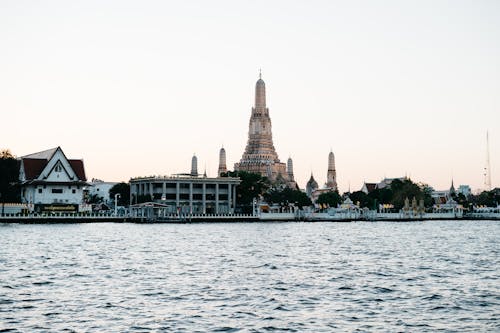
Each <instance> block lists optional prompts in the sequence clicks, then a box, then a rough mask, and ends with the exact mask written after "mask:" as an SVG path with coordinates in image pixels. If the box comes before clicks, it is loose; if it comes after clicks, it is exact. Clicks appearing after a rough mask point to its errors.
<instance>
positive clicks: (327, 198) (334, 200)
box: [316, 191, 342, 207]
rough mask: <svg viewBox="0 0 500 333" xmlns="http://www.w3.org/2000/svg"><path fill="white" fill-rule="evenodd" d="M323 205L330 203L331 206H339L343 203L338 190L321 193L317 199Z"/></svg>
mask: <svg viewBox="0 0 500 333" xmlns="http://www.w3.org/2000/svg"><path fill="white" fill-rule="evenodd" d="M316 202H317V203H318V204H321V205H325V204H326V205H328V206H330V207H337V206H338V205H339V204H340V203H342V198H341V197H340V194H339V192H338V191H332V192H326V193H321V194H320V195H319V197H318V200H317V201H316Z"/></svg>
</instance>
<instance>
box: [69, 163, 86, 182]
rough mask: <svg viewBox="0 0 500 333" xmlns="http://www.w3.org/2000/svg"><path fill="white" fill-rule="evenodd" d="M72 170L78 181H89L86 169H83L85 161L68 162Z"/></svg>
mask: <svg viewBox="0 0 500 333" xmlns="http://www.w3.org/2000/svg"><path fill="white" fill-rule="evenodd" d="M68 162H69V164H70V165H71V168H72V169H73V171H74V172H75V173H76V176H77V177H78V179H80V180H83V181H87V177H86V176H85V168H84V167H83V160H68Z"/></svg>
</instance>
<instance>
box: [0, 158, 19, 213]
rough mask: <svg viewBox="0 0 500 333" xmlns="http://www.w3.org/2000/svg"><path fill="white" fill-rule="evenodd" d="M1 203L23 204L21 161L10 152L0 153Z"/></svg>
mask: <svg viewBox="0 0 500 333" xmlns="http://www.w3.org/2000/svg"><path fill="white" fill-rule="evenodd" d="M0 202H2V203H3V202H10V203H18V202H21V192H20V186H19V161H18V160H17V159H16V158H15V157H14V155H12V154H11V153H10V151H9V150H2V151H0Z"/></svg>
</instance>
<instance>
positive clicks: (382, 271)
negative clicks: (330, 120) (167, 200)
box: [0, 221, 500, 332]
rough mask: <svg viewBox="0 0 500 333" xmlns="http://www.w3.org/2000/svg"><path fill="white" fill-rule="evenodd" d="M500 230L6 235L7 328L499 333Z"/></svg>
mask: <svg viewBox="0 0 500 333" xmlns="http://www.w3.org/2000/svg"><path fill="white" fill-rule="evenodd" d="M499 240H500V223H498V222H488V221H485V222H467V221H464V222H456V221H455V222H423V223H420V222H416V223H248V224H188V225H182V224H175V225H166V224H162V225H159V224H156V225H136V224H70V225H62V224H53V225H15V224H4V225H0V331H2V332H3V331H10V330H12V331H17V330H19V331H22V332H27V331H62V330H66V331H76V332H89V331H92V332H98V331H101V332H102V331H108V332H109V331H114V332H118V331H138V332H140V331H144V332H148V331H166V332H171V331H173V332H182V331H185V332H195V331H200V332H207V331H214V332H219V331H229V332H237V331H242V332H265V331H284V330H287V331H292V332H293V331H296V332H304V331H310V332H332V331H363V332H364V331H391V332H396V331H404V332H420V331H422V332H425V331H428V332H435V331H461V332H465V331H469V332H477V331H499V330H500V321H499V319H500V280H499V279H500V276H499V273H500V259H499V252H500V245H499V244H500V242H499Z"/></svg>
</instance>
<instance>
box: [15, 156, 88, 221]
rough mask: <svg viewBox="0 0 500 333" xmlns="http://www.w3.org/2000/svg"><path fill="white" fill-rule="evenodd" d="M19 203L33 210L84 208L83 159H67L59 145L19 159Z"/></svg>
mask: <svg viewBox="0 0 500 333" xmlns="http://www.w3.org/2000/svg"><path fill="white" fill-rule="evenodd" d="M19 181H20V184H21V202H22V203H24V204H27V205H28V207H29V210H34V211H36V212H39V213H41V212H78V211H85V210H88V207H87V206H88V205H85V204H84V200H83V199H84V198H83V191H84V187H85V186H86V185H88V183H87V177H86V176H85V168H84V165H83V160H80V159H68V158H66V155H64V153H63V151H62V149H61V147H57V148H53V149H49V150H45V151H42V152H38V153H34V154H30V155H26V156H23V157H21V158H20V168H19Z"/></svg>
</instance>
